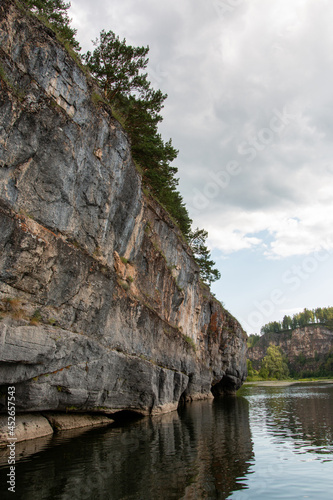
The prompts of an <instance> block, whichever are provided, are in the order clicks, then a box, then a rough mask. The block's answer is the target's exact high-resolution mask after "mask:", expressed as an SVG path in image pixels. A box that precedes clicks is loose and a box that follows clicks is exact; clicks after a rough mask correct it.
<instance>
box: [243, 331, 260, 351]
mask: <svg viewBox="0 0 333 500" xmlns="http://www.w3.org/2000/svg"><path fill="white" fill-rule="evenodd" d="M259 339H260V335H257V334H255V333H251V335H249V337H248V339H247V342H246V343H247V347H248V348H251V347H254V346H255V345H256V343H257V342H258V341H259Z"/></svg>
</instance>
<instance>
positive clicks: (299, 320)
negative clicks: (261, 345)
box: [260, 307, 333, 335]
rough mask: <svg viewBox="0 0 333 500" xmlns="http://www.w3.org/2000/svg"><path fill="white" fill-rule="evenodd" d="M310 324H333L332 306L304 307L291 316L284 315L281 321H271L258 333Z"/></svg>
mask: <svg viewBox="0 0 333 500" xmlns="http://www.w3.org/2000/svg"><path fill="white" fill-rule="evenodd" d="M311 324H320V325H326V326H333V307H317V308H316V309H306V308H305V309H304V310H303V311H302V312H299V313H296V314H294V315H293V316H288V315H285V316H284V317H283V320H282V321H271V322H270V323H267V324H266V325H264V326H263V327H262V328H261V331H260V333H261V334H262V335H263V334H265V333H269V332H273V333H278V332H283V331H286V330H295V328H301V327H303V326H307V325H311Z"/></svg>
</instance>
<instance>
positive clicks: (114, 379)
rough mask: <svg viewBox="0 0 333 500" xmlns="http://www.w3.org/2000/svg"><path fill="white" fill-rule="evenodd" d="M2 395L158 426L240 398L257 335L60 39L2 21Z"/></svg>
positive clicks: (21, 19) (21, 20)
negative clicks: (224, 299)
mask: <svg viewBox="0 0 333 500" xmlns="http://www.w3.org/2000/svg"><path fill="white" fill-rule="evenodd" d="M0 64H1V66H0V70H1V73H0V74H1V80H0V84H1V89H0V90H1V93H0V123H1V128H0V247H1V257H0V299H1V301H0V307H1V311H0V314H1V318H2V319H1V321H0V339H1V340H0V342H1V351H0V383H1V386H2V393H1V394H2V396H1V397H2V409H3V410H4V409H5V391H6V387H7V385H8V384H10V385H15V388H16V404H17V410H18V411H45V410H53V411H55V410H57V411H65V410H66V411H102V412H107V413H115V412H117V411H122V410H132V411H137V412H140V413H142V414H154V413H157V412H161V411H169V410H172V409H175V408H176V407H177V405H178V403H179V401H180V400H189V399H199V398H206V397H209V396H211V395H212V393H213V394H214V395H220V394H223V393H225V392H228V393H229V392H234V391H236V390H237V389H238V388H239V387H240V385H241V384H242V382H243V380H244V379H245V376H246V335H245V333H244V331H243V330H242V328H241V326H240V325H239V323H238V322H237V321H236V320H235V319H234V318H233V317H232V316H231V315H230V314H229V313H228V312H227V311H226V310H225V309H224V308H223V307H222V306H221V304H220V303H219V302H218V301H217V300H215V298H214V297H212V295H211V294H210V293H209V290H208V289H207V287H206V286H204V285H202V284H201V283H200V279H199V269H198V266H197V264H196V263H195V261H194V260H193V257H192V254H191V250H190V249H189V247H188V246H187V244H186V243H185V242H184V241H183V238H182V235H181V234H180V232H179V230H178V229H177V227H176V226H175V224H174V223H173V222H172V220H171V219H170V217H169V216H168V214H167V213H166V211H165V210H164V209H163V208H162V207H161V206H160V205H159V204H158V203H157V202H156V201H154V200H153V199H152V198H151V197H150V196H149V195H147V196H146V195H144V194H143V192H142V186H141V177H140V175H139V173H138V172H137V170H136V168H135V165H134V163H133V161H132V158H131V153H130V145H129V141H128V138H127V136H126V134H125V133H124V131H123V129H122V127H121V126H120V124H119V123H118V122H117V121H116V120H115V119H114V117H113V116H112V113H111V110H110V109H109V108H108V106H106V105H105V104H104V103H103V101H102V99H101V98H100V96H99V93H98V89H96V87H95V86H94V84H93V82H92V81H91V79H90V78H89V76H87V75H86V74H85V72H84V68H81V67H80V65H79V64H77V63H76V62H75V61H74V60H73V58H72V57H71V56H70V55H69V54H68V53H67V51H66V50H65V48H64V47H63V46H62V45H61V44H60V43H59V42H58V41H57V40H56V37H55V35H54V33H53V32H52V31H51V30H49V29H48V28H45V27H44V26H43V25H42V24H41V23H40V22H39V21H38V20H37V19H35V18H34V17H33V16H29V17H27V16H26V14H25V13H23V12H22V11H21V10H19V9H18V8H17V7H16V4H15V3H14V2H12V1H9V0H3V1H2V3H1V5H0Z"/></svg>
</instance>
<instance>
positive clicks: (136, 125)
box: [16, 0, 221, 285]
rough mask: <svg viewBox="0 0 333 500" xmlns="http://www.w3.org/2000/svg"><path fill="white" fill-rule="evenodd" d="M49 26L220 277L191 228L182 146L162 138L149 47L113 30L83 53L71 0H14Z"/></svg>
mask: <svg viewBox="0 0 333 500" xmlns="http://www.w3.org/2000/svg"><path fill="white" fill-rule="evenodd" d="M16 3H17V4H18V5H19V6H23V8H28V10H29V12H30V13H32V14H34V15H36V16H37V17H38V18H39V19H40V20H41V21H42V22H44V24H46V25H47V26H48V27H49V28H51V29H52V30H53V31H54V32H55V33H56V35H57V37H58V39H59V40H60V41H61V42H62V43H63V44H64V46H65V47H66V48H67V50H69V52H70V53H71V55H72V56H75V58H76V60H77V61H78V62H79V63H80V64H81V66H82V67H83V68H84V70H85V71H89V73H90V75H91V76H92V77H93V78H94V80H95V82H96V83H97V84H98V85H99V88H100V94H98V95H96V93H95V94H94V96H93V97H94V102H95V104H98V105H99V104H101V105H102V104H103V103H104V104H107V105H108V106H109V107H110V108H111V110H112V113H113V115H114V116H115V117H116V118H117V119H118V120H119V121H120V123H121V124H122V126H123V128H124V129H125V131H126V132H127V134H128V137H129V139H130V143H131V152H132V157H133V159H134V161H135V164H136V166H137V170H138V171H139V172H140V174H141V175H142V180H143V184H144V186H145V193H146V195H147V196H151V197H153V198H156V199H157V200H158V202H159V203H160V204H161V205H163V206H164V208H165V209H166V210H167V211H168V213H169V215H170V216H171V218H172V219H173V221H174V222H175V223H176V225H177V226H178V227H179V229H180V230H181V232H182V234H183V236H184V238H185V240H186V241H187V243H188V244H189V245H190V247H191V248H192V251H193V256H194V258H195V260H196V262H197V263H198V265H199V268H200V278H201V280H202V281H203V282H204V283H206V284H209V285H210V284H211V283H212V282H213V281H216V280H217V279H219V278H220V277H221V275H220V273H219V271H218V270H217V269H216V268H215V267H214V266H215V262H214V261H213V260H212V259H211V255H210V251H209V249H208V247H207V245H206V239H207V236H208V235H207V232H206V231H205V230H204V229H199V228H197V229H195V230H192V227H191V226H192V220H191V218H190V216H189V213H188V210H187V208H186V206H185V203H184V200H183V198H182V196H181V194H180V193H179V191H178V188H177V186H178V181H179V179H178V178H177V177H176V174H177V171H178V169H177V167H175V166H174V165H173V161H174V160H175V159H176V158H177V155H178V151H177V150H176V149H175V148H174V146H173V145H172V140H171V139H169V140H168V141H164V140H163V138H162V137H161V134H160V133H159V130H158V125H159V123H160V122H161V121H162V116H161V110H162V108H163V105H164V101H165V99H166V98H167V95H166V94H163V93H162V92H161V90H156V89H154V88H153V87H152V85H151V82H150V81H149V80H148V73H147V72H146V68H147V65H148V61H149V59H148V57H147V56H148V52H149V47H148V46H147V47H132V46H130V45H128V44H127V43H126V40H125V39H124V40H120V39H119V37H118V36H116V35H115V34H114V33H113V31H108V32H107V31H105V30H102V32H101V33H100V37H99V38H98V39H96V40H95V42H93V43H94V47H95V48H94V50H93V51H92V52H90V51H88V52H87V53H86V54H83V55H81V54H80V52H81V48H80V45H79V43H78V41H77V40H76V38H75V36H76V30H75V29H73V28H72V27H71V20H70V18H69V16H68V9H69V8H70V3H69V2H65V1H64V0H16Z"/></svg>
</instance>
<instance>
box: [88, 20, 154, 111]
mask: <svg viewBox="0 0 333 500" xmlns="http://www.w3.org/2000/svg"><path fill="white" fill-rule="evenodd" d="M93 43H94V45H95V47H96V48H95V50H94V51H93V53H91V52H90V51H88V52H87V54H86V55H85V56H84V59H85V60H86V62H87V64H88V67H89V69H90V71H91V72H92V74H93V75H94V76H95V78H96V79H97V81H98V83H99V85H100V87H101V89H102V90H103V92H104V95H105V98H106V99H108V101H110V102H112V100H113V99H114V98H115V97H116V96H117V95H121V96H130V95H132V93H133V92H137V93H138V94H139V96H140V97H143V96H144V95H145V93H146V91H147V90H148V89H149V85H150V84H149V82H148V81H147V73H144V74H142V73H141V70H143V69H145V68H146V67H147V64H148V59H147V57H146V56H147V53H148V51H149V47H132V46H130V45H127V44H126V40H123V41H120V39H119V36H116V35H115V34H114V33H113V31H108V32H106V31H105V30H102V31H101V33H100V37H99V39H96V40H95V41H94V42H93Z"/></svg>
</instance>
